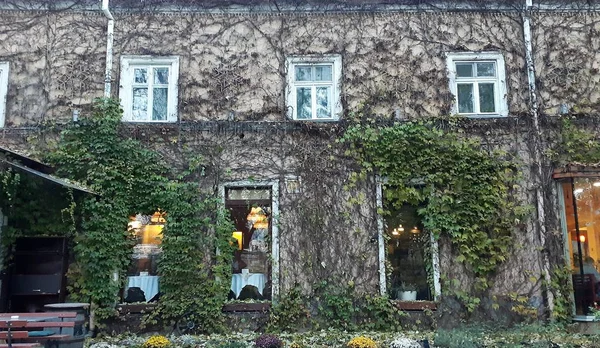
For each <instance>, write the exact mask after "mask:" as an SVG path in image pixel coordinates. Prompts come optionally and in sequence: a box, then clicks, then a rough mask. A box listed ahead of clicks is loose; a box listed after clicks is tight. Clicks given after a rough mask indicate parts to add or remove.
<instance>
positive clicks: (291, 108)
mask: <svg viewBox="0 0 600 348" xmlns="http://www.w3.org/2000/svg"><path fill="white" fill-rule="evenodd" d="M286 63H287V64H286V69H287V70H286V71H287V85H286V106H287V110H288V115H289V116H290V118H292V119H294V120H318V121H334V120H337V119H338V118H339V115H340V113H341V112H342V105H341V102H340V92H341V88H340V86H341V78H342V57H341V56H340V55H325V56H292V57H288V58H287V60H286Z"/></svg>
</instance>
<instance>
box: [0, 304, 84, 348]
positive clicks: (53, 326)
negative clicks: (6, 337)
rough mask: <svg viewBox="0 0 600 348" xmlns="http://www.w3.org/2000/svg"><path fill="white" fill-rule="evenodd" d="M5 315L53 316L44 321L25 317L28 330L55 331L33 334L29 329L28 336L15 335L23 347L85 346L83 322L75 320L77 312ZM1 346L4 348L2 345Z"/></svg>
mask: <svg viewBox="0 0 600 348" xmlns="http://www.w3.org/2000/svg"><path fill="white" fill-rule="evenodd" d="M3 315H6V316H11V317H15V316H17V317H22V318H29V319H31V318H34V319H35V318H41V319H43V318H51V319H48V320H44V321H31V320H27V319H24V320H23V321H24V322H25V326H24V328H25V329H27V330H32V329H34V330H35V329H42V330H44V331H51V332H53V333H52V334H50V335H47V336H31V335H30V334H29V332H30V331H29V332H28V331H25V332H26V333H27V336H19V337H14V338H15V340H17V341H18V342H19V344H23V345H22V346H14V344H13V346H14V347H15V348H18V347H22V348H28V347H41V345H40V344H43V346H44V347H46V348H63V347H64V348H80V347H83V341H84V340H85V338H84V337H83V324H84V323H83V322H81V321H79V322H78V321H75V318H76V317H77V313H76V312H47V313H4V314H3ZM0 348H4V347H3V346H2V345H0Z"/></svg>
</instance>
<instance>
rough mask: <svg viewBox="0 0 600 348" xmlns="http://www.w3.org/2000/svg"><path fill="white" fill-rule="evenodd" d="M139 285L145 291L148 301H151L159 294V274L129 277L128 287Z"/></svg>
mask: <svg viewBox="0 0 600 348" xmlns="http://www.w3.org/2000/svg"><path fill="white" fill-rule="evenodd" d="M133 287H138V288H140V289H142V291H143V292H144V296H145V297H146V301H150V300H151V299H152V298H153V297H154V295H156V294H158V276H133V277H127V289H129V288H133ZM127 289H125V291H127Z"/></svg>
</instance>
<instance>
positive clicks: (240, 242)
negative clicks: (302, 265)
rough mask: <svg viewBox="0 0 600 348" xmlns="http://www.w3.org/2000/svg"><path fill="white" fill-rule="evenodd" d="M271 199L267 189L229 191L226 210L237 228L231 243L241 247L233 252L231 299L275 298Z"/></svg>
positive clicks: (255, 188) (226, 195) (231, 188)
mask: <svg viewBox="0 0 600 348" xmlns="http://www.w3.org/2000/svg"><path fill="white" fill-rule="evenodd" d="M271 196H272V192H271V189H270V188H267V187H230V188H226V190H225V207H226V209H227V210H229V213H230V216H231V219H232V221H233V223H234V225H235V231H232V235H231V237H232V240H231V242H232V245H233V246H237V247H236V248H235V250H234V252H233V262H232V273H233V274H232V278H231V287H230V290H231V291H230V293H229V298H230V299H237V300H270V299H271V292H272V286H271V262H270V251H271V243H270V241H271V240H272V235H271V232H272V230H271V215H272V210H271ZM236 244H237V245H236Z"/></svg>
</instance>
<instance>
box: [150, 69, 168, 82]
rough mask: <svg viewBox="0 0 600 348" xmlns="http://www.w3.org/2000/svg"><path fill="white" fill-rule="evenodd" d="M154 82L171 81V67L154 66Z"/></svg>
mask: <svg viewBox="0 0 600 348" xmlns="http://www.w3.org/2000/svg"><path fill="white" fill-rule="evenodd" d="M154 83H155V84H161V85H166V84H168V83H169V68H154Z"/></svg>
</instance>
